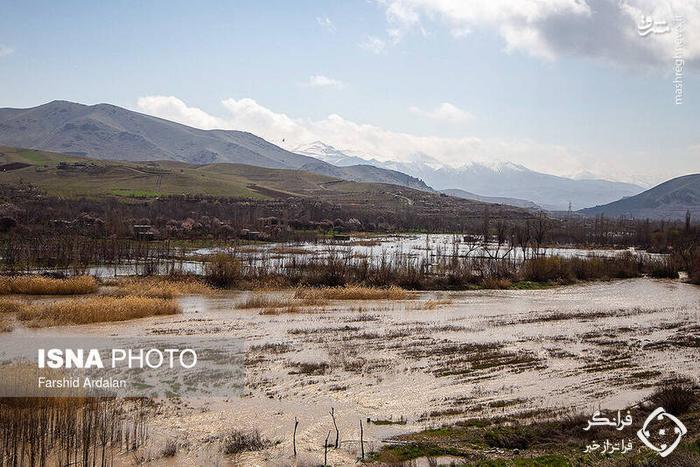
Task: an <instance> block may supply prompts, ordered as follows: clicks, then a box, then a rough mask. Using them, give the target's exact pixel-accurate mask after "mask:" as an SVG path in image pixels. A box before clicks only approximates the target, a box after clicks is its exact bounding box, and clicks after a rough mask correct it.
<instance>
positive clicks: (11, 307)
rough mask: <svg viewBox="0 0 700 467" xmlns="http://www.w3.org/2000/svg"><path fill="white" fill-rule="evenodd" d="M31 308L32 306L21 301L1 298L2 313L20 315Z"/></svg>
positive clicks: (0, 307) (0, 309) (0, 311)
mask: <svg viewBox="0 0 700 467" xmlns="http://www.w3.org/2000/svg"><path fill="white" fill-rule="evenodd" d="M29 306H31V305H30V304H28V303H25V302H21V301H19V300H10V299H7V298H0V313H19V312H20V311H23V310H25V309H26V308H27V307H29Z"/></svg>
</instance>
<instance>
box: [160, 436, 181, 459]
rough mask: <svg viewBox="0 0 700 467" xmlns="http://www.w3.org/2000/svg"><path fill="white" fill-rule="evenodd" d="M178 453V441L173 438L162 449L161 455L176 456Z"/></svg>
mask: <svg viewBox="0 0 700 467" xmlns="http://www.w3.org/2000/svg"><path fill="white" fill-rule="evenodd" d="M175 454H177V443H176V442H175V441H173V440H172V439H169V440H168V441H166V442H165V446H163V449H161V451H160V455H161V457H175Z"/></svg>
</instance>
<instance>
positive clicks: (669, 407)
mask: <svg viewBox="0 0 700 467" xmlns="http://www.w3.org/2000/svg"><path fill="white" fill-rule="evenodd" d="M695 389H696V388H695V387H694V386H693V385H692V383H690V382H687V381H669V382H666V383H665V384H664V385H662V386H661V387H660V388H659V389H657V390H656V392H654V393H653V394H652V395H651V396H650V397H649V401H651V402H652V403H653V404H654V405H658V406H660V407H663V408H664V409H665V410H666V411H667V412H669V413H672V414H674V415H682V414H684V413H686V412H688V410H690V407H691V406H692V405H693V404H695V403H696V402H697V401H698V395H697V394H696V392H695Z"/></svg>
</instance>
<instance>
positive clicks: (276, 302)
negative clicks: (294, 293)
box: [237, 293, 327, 315]
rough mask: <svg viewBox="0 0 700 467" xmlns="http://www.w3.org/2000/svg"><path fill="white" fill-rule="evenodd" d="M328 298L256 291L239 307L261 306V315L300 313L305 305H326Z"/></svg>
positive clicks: (246, 308)
mask: <svg viewBox="0 0 700 467" xmlns="http://www.w3.org/2000/svg"><path fill="white" fill-rule="evenodd" d="M326 303H327V300H324V299H321V298H317V297H309V298H297V297H295V298H294V299H290V298H288V297H270V296H268V295H265V294H262V293H256V294H253V295H251V296H249V297H248V298H247V299H246V300H245V301H244V302H242V303H239V304H238V305H237V308H239V309H241V310H248V309H254V308H260V309H262V311H261V312H260V314H261V315H278V314H281V313H299V312H302V311H303V308H301V307H304V306H321V305H325V304H326Z"/></svg>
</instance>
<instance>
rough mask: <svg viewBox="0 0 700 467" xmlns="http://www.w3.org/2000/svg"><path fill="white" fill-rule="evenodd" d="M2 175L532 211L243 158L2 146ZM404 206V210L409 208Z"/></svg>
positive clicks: (127, 195) (102, 192)
mask: <svg viewBox="0 0 700 467" xmlns="http://www.w3.org/2000/svg"><path fill="white" fill-rule="evenodd" d="M0 183H1V184H6V185H19V184H22V183H24V184H31V185H34V186H36V187H38V188H40V189H41V190H43V191H45V192H46V193H47V194H49V195H51V196H58V197H63V198H93V199H99V198H105V197H111V198H119V199H123V200H133V199H155V198H159V197H164V196H170V195H210V196H218V197H227V198H246V199H256V200H261V201H263V200H280V199H282V200H284V199H287V198H297V199H299V198H302V199H306V200H312V201H321V202H327V203H333V204H335V205H338V206H342V207H343V208H351V209H352V210H353V212H364V213H366V214H368V213H370V212H377V213H381V212H383V211H386V210H390V211H392V212H394V213H404V214H405V215H406V216H410V215H414V214H415V215H427V214H429V215H431V216H452V217H453V218H455V219H459V218H463V217H465V216H466V217H470V218H478V217H480V216H481V215H482V213H483V212H484V210H485V209H488V210H489V213H490V215H492V216H494V218H512V219H519V218H520V219H522V218H526V217H530V216H531V214H529V213H528V212H527V211H525V210H522V209H518V208H515V207H511V206H497V207H496V206H494V205H488V206H490V207H489V208H486V206H487V205H486V204H484V203H481V202H478V201H472V200H466V199H459V198H454V197H449V196H445V195H441V194H438V193H434V192H426V191H422V190H415V189H411V188H406V187H402V186H398V185H393V184H386V183H362V182H352V181H346V180H341V179H338V178H333V177H328V176H325V175H319V174H315V173H310V172H304V171H301V170H288V169H270V168H264V167H256V166H251V165H244V164H229V163H215V164H205V165H194V164H188V163H184V162H175V161H148V162H131V161H107V160H98V159H91V158H86V157H81V156H71V155H65V154H57V153H52V152H47V151H39V150H28V149H17V148H10V147H1V146H0ZM404 214H402V215H404Z"/></svg>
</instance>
